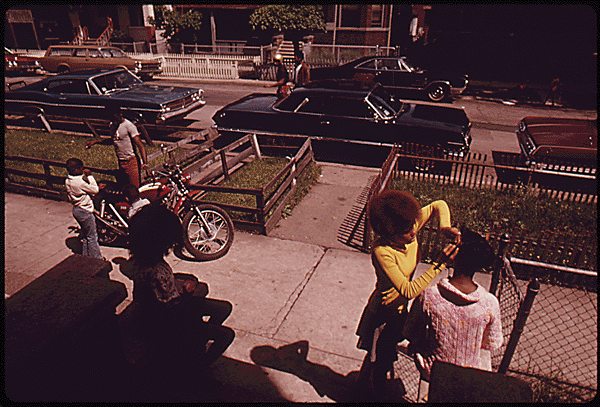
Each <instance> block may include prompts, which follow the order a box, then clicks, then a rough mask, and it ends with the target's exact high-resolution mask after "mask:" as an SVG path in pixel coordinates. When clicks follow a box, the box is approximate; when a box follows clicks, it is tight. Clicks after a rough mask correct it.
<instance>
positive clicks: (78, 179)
mask: <svg viewBox="0 0 600 407" xmlns="http://www.w3.org/2000/svg"><path fill="white" fill-rule="evenodd" d="M67 172H68V173H69V176H68V177H67V179H66V180H65V186H66V187H67V194H68V196H69V201H70V202H71V203H72V204H73V217H74V218H75V220H76V221H77V223H79V226H80V228H81V229H80V233H79V238H80V239H81V244H82V253H81V254H83V255H84V256H89V257H95V258H97V259H102V258H103V257H102V254H101V253H100V245H99V244H98V232H97V231H96V219H95V218H94V203H93V202H92V197H91V195H94V194H97V193H98V191H99V189H98V184H97V183H96V180H95V179H94V177H92V175H91V172H90V170H88V169H85V170H84V169H83V161H81V160H80V159H78V158H69V159H68V160H67Z"/></svg>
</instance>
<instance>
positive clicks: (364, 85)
mask: <svg viewBox="0 0 600 407" xmlns="http://www.w3.org/2000/svg"><path fill="white" fill-rule="evenodd" d="M378 85H379V83H377V82H368V81H354V80H350V79H325V80H321V81H313V82H309V83H307V84H306V85H304V86H303V87H299V88H296V89H295V90H294V92H298V91H301V90H303V89H305V90H310V91H312V92H311V93H314V91H317V92H323V93H331V92H332V91H333V92H336V93H338V94H341V93H345V94H352V95H357V94H360V95H363V96H366V95H367V94H369V93H371V92H372V91H373V89H375V87H377V86H378Z"/></svg>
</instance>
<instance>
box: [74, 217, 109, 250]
mask: <svg viewBox="0 0 600 407" xmlns="http://www.w3.org/2000/svg"><path fill="white" fill-rule="evenodd" d="M73 217H74V218H75V220H76V221H77V223H79V226H80V227H81V230H80V232H79V239H80V240H81V246H82V251H81V254H83V255H84V256H89V257H95V258H97V259H102V258H103V257H102V253H100V245H99V244H98V232H97V231H96V219H95V218H94V214H93V213H92V212H89V211H86V210H85V209H81V208H80V207H78V206H74V207H73Z"/></svg>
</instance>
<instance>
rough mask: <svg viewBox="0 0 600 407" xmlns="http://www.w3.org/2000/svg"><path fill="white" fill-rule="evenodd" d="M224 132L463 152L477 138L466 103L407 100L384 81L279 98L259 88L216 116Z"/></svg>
mask: <svg viewBox="0 0 600 407" xmlns="http://www.w3.org/2000/svg"><path fill="white" fill-rule="evenodd" d="M213 120H214V122H215V123H216V127H217V129H218V130H219V131H224V132H230V131H235V132H245V133H253V132H254V133H277V134H292V135H306V136H311V137H317V138H331V139H342V140H355V141H360V142H362V143H363V144H365V143H366V144H374V145H382V144H383V145H389V146H391V145H394V144H402V143H404V142H410V143H415V144H421V145H428V146H433V147H441V148H443V149H445V150H446V151H448V152H452V153H455V154H463V153H466V152H468V151H469V146H470V144H471V135H470V131H471V122H470V121H469V118H468V117H467V115H466V114H465V112H464V110H463V109H459V108H452V107H442V106H432V105H426V104H415V103H404V102H401V101H399V100H397V99H395V98H394V97H392V96H390V95H389V94H388V93H387V92H386V91H385V90H384V89H383V88H382V86H381V85H380V84H378V83H365V82H356V81H325V82H320V83H311V84H309V85H308V87H300V88H296V89H294V91H292V93H291V94H290V95H289V96H288V97H286V98H284V99H282V100H280V101H278V100H277V97H276V95H274V94H264V93H253V94H251V95H248V96H246V97H243V98H241V99H239V100H237V101H235V102H233V103H230V104H228V105H227V106H225V107H223V108H222V109H220V110H219V111H217V112H216V113H215V115H214V116H213Z"/></svg>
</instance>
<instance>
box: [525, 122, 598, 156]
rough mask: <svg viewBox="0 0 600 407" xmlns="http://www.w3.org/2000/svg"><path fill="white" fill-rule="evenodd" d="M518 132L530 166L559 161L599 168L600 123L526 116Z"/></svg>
mask: <svg viewBox="0 0 600 407" xmlns="http://www.w3.org/2000/svg"><path fill="white" fill-rule="evenodd" d="M516 133H517V139H518V141H519V147H520V148H521V154H522V156H523V157H524V158H525V161H526V164H530V163H547V162H550V161H557V160H558V161H561V162H570V163H574V164H580V165H583V166H586V167H597V165H598V164H597V160H598V121H597V120H584V119H559V118H554V117H525V118H523V119H522V120H521V121H520V122H519V128H518V130H517V131H516Z"/></svg>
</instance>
